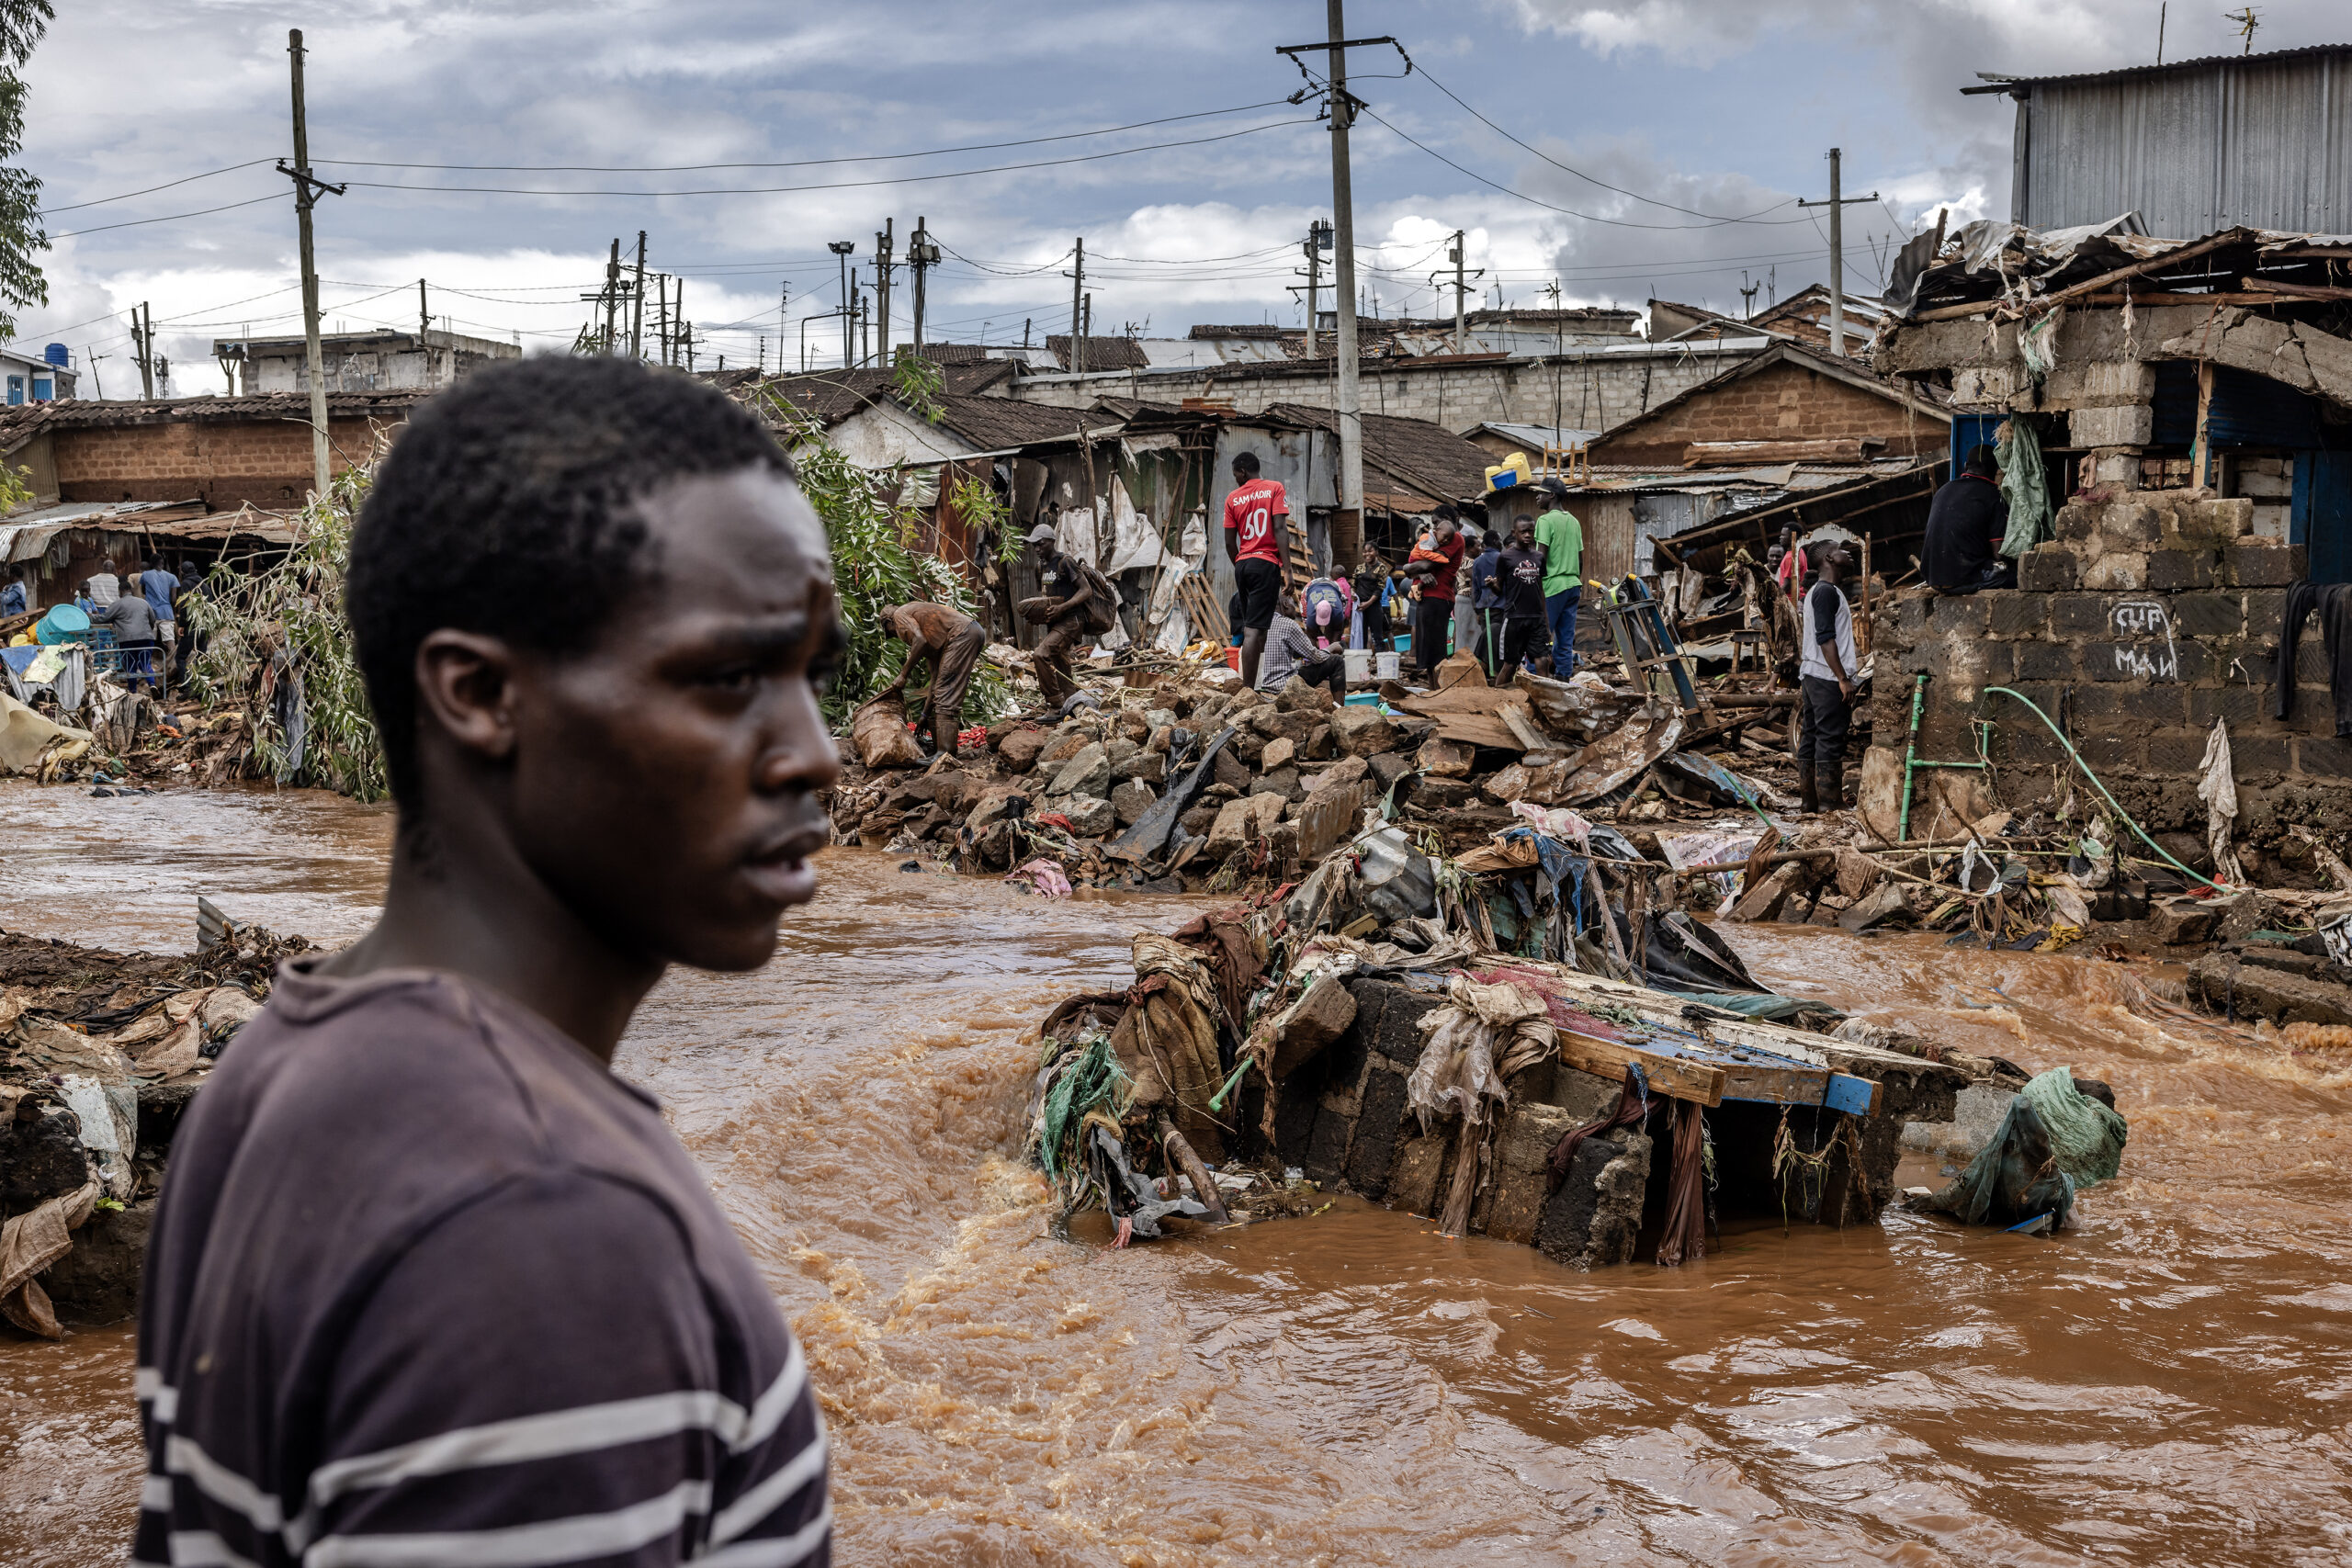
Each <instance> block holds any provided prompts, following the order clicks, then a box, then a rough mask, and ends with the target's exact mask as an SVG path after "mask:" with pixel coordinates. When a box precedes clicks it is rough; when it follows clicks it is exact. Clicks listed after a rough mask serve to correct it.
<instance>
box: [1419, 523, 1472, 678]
mask: <svg viewBox="0 0 2352 1568" xmlns="http://www.w3.org/2000/svg"><path fill="white" fill-rule="evenodd" d="M1459 516H1460V513H1456V512H1455V511H1454V510H1453V507H1452V506H1440V507H1439V508H1438V509H1437V521H1436V522H1435V524H1433V525H1431V527H1430V538H1429V543H1427V544H1425V545H1415V546H1414V547H1413V553H1412V554H1411V555H1409V556H1408V557H1406V558H1405V575H1406V576H1407V577H1408V578H1410V579H1411V580H1412V581H1413V583H1414V586H1415V588H1416V590H1417V593H1416V597H1415V599H1414V603H1413V663H1414V665H1415V667H1416V668H1417V669H1418V670H1419V672H1420V677H1421V679H1422V680H1424V681H1434V680H1436V679H1437V667H1438V666H1439V665H1440V664H1442V663H1444V662H1445V659H1446V656H1447V655H1448V654H1450V653H1452V652H1453V581H1454V576H1455V574H1456V573H1457V572H1459V571H1460V570H1462V548H1463V547H1462V539H1461V536H1460V531H1459V530H1460V525H1459V524H1458V523H1457V521H1456V519H1457V518H1458V517H1459Z"/></svg>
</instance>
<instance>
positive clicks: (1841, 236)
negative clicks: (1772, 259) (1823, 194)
mask: <svg viewBox="0 0 2352 1568" xmlns="http://www.w3.org/2000/svg"><path fill="white" fill-rule="evenodd" d="M1838 161H1839V160H1838V149H1837V148H1835V147H1832V148H1831V149H1830V150H1829V199H1828V200H1827V201H1800V202H1798V203H1797V205H1798V206H1799V207H1826V208H1827V209H1829V352H1830V353H1832V354H1834V355H1838V356H1839V357H1840V358H1843V357H1844V356H1845V353H1846V223H1845V213H1846V209H1847V208H1849V207H1853V206H1858V205H1860V204H1861V203H1863V202H1869V201H1876V200H1877V199H1878V192H1876V191H1872V192H1871V193H1870V195H1868V196H1841V195H1839V194H1838Z"/></svg>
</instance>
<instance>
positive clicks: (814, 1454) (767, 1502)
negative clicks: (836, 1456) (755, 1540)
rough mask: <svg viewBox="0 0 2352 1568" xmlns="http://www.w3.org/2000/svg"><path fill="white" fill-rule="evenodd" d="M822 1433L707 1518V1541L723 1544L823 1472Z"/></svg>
mask: <svg viewBox="0 0 2352 1568" xmlns="http://www.w3.org/2000/svg"><path fill="white" fill-rule="evenodd" d="M827 1447H828V1444H827V1442H826V1438H825V1434H824V1433H823V1432H822V1431H820V1432H819V1433H818V1434H817V1439H816V1441H814V1442H812V1443H810V1444H809V1446H808V1447H807V1448H805V1449H802V1450H800V1451H799V1452H798V1453H797V1454H794V1455H793V1456H792V1461H791V1462H790V1463H788V1464H786V1466H785V1467H784V1468H783V1469H781V1470H779V1471H777V1472H775V1474H774V1475H771V1476H769V1477H768V1478H767V1479H766V1480H764V1481H763V1482H761V1483H759V1484H758V1485H756V1486H753V1487H751V1488H749V1489H747V1490H746V1491H745V1492H744V1494H743V1495H741V1497H738V1498H736V1499H735V1501H733V1502H732V1503H729V1504H728V1505H727V1506H725V1507H724V1508H721V1509H720V1510H719V1511H718V1513H716V1514H713V1515H712V1516H711V1518H710V1544H711V1545H713V1546H724V1545H726V1544H727V1543H728V1542H729V1541H730V1540H734V1539H735V1538H736V1537H737V1536H739V1535H741V1534H742V1533H743V1532H744V1531H745V1530H748V1529H752V1528H753V1527H754V1526H756V1525H757V1524H758V1523H759V1522H760V1521H761V1520H762V1519H764V1518H766V1517H768V1516H769V1515H770V1514H773V1513H775V1511H776V1509H777V1508H779V1507H781V1506H783V1504H784V1501H785V1499H786V1498H787V1497H789V1496H791V1495H793V1494H794V1493H796V1492H797V1491H799V1490H800V1489H801V1488H802V1487H804V1486H806V1485H808V1484H809V1483H810V1482H811V1481H814V1480H816V1479H817V1478H818V1477H819V1476H820V1475H822V1474H824V1473H825V1451H826V1449H827Z"/></svg>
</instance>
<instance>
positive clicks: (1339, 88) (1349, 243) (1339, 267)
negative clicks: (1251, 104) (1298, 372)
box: [1274, 0, 1397, 561]
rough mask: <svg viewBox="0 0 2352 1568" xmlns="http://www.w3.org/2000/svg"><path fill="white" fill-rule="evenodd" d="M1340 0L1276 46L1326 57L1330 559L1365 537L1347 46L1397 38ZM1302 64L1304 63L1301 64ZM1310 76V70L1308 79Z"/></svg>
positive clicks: (1343, 555)
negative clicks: (1361, 27)
mask: <svg viewBox="0 0 2352 1568" xmlns="http://www.w3.org/2000/svg"><path fill="white" fill-rule="evenodd" d="M1341 12H1342V0H1324V22H1325V27H1326V30H1327V32H1328V35H1329V36H1328V37H1327V38H1326V39H1324V41H1323V42H1321V43H1302V44H1285V45H1283V46H1280V47H1278V48H1277V49H1276V50H1275V51H1274V52H1275V53H1277V54H1287V55H1290V56H1292V57H1294V58H1295V57H1296V56H1298V55H1300V54H1306V53H1311V52H1313V51H1316V50H1323V51H1327V54H1328V58H1329V62H1330V66H1329V84H1330V85H1329V91H1328V92H1327V93H1326V94H1325V96H1324V102H1325V106H1326V110H1327V112H1328V113H1329V116H1330V119H1331V230H1332V242H1333V245H1332V257H1331V260H1332V278H1331V284H1332V291H1333V292H1334V293H1335V294H1337V295H1338V296H1339V300H1338V303H1339V307H1340V331H1339V342H1338V343H1337V344H1334V345H1333V347H1334V350H1335V352H1336V353H1337V354H1338V355H1339V361H1340V363H1339V372H1340V374H1339V396H1338V398H1337V402H1338V403H1339V409H1338V411H1337V412H1338V414H1339V423H1340V504H1339V506H1338V508H1337V509H1336V510H1334V511H1333V512H1332V513H1331V525H1330V547H1331V558H1332V559H1333V560H1342V561H1351V560H1353V559H1355V558H1356V554H1357V551H1358V549H1359V548H1360V547H1361V545H1362V543H1363V407H1362V394H1361V392H1360V390H1359V389H1358V387H1357V384H1356V381H1357V375H1356V373H1357V370H1358V366H1357V363H1356V220H1355V201H1354V196H1353V192H1352V188H1351V182H1350V175H1349V170H1348V127H1349V126H1350V125H1351V124H1353V123H1354V121H1355V118H1356V110H1357V108H1358V107H1361V106H1360V104H1359V102H1358V100H1357V99H1356V98H1355V97H1354V96H1353V95H1351V94H1350V93H1349V91H1348V48H1349V46H1351V45H1353V46H1357V47H1361V48H1368V47H1370V46H1371V45H1374V44H1382V43H1385V44H1391V45H1393V44H1395V43H1396V41H1397V40H1396V39H1391V38H1376V39H1351V38H1349V37H1348V36H1347V30H1348V29H1347V22H1346V20H1345V18H1344V17H1343V16H1342V14H1341ZM1300 69H1301V70H1304V69H1305V67H1304V66H1302V67H1300ZM1312 79H1313V78H1312V77H1311V76H1310V77H1309V80H1310V81H1311V80H1312Z"/></svg>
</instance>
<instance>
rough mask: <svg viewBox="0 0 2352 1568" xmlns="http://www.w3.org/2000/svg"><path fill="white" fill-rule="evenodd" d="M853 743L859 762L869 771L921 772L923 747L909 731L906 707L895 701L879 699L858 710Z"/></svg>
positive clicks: (852, 727) (851, 733)
mask: <svg viewBox="0 0 2352 1568" xmlns="http://www.w3.org/2000/svg"><path fill="white" fill-rule="evenodd" d="M849 738H850V743H851V744H852V745H854V746H855V747H856V748H857V760H858V761H861V762H864V763H865V765H866V766H867V767H869V768H920V767H922V764H923V754H922V745H921V744H920V743H918V742H917V741H916V739H915V738H914V732H913V731H912V730H910V729H909V728H907V705H906V704H905V703H903V702H900V701H899V699H898V698H896V697H879V698H876V700H875V701H873V702H870V703H868V704H866V705H865V706H864V707H862V708H860V709H858V710H857V715H856V716H855V717H854V718H852V719H851V720H850V727H849Z"/></svg>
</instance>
